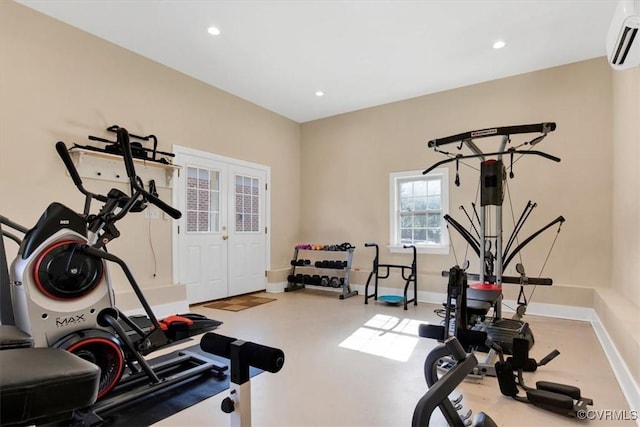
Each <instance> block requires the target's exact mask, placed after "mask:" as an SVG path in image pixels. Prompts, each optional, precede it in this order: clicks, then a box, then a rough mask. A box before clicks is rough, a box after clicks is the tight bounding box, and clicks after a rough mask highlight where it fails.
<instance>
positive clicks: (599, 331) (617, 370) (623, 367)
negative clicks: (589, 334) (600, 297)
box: [591, 311, 640, 426]
mask: <svg viewBox="0 0 640 427" xmlns="http://www.w3.org/2000/svg"><path fill="white" fill-rule="evenodd" d="M591 326H593V330H594V331H595V333H596V336H597V337H598V340H599V341H600V345H601V346H602V349H603V350H604V354H605V355H606V356H607V359H608V360H609V364H610V365H611V369H613V373H614V375H615V376H616V379H617V380H618V384H619V385H620V388H621V389H622V394H624V397H625V398H626V399H627V403H629V407H630V408H631V409H632V410H636V411H638V410H640V409H638V408H640V386H639V385H638V383H636V382H635V380H634V379H633V376H632V375H631V372H630V371H629V367H628V366H627V364H626V363H624V360H623V359H622V357H621V356H620V353H619V352H618V349H617V348H616V346H615V344H614V343H613V341H612V340H611V337H610V336H609V333H608V332H607V330H606V328H605V327H604V325H603V324H602V322H601V321H600V318H599V317H598V315H597V314H596V313H595V311H594V312H593V319H592V320H591ZM636 424H637V425H638V426H640V419H638V420H636Z"/></svg>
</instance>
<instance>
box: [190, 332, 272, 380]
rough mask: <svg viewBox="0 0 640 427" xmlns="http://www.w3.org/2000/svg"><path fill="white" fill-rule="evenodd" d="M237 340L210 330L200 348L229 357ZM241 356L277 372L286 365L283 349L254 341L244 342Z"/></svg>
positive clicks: (259, 366) (249, 361)
mask: <svg viewBox="0 0 640 427" xmlns="http://www.w3.org/2000/svg"><path fill="white" fill-rule="evenodd" d="M235 341H238V340H236V339H235V338H231V337H227V336H224V335H219V334H216V333H214V332H208V333H206V334H205V335H204V336H203V337H202V339H201V340H200V348H201V349H202V350H203V351H206V352H207V353H211V354H215V355H216V356H221V357H226V358H228V359H229V358H230V357H231V345H232V344H233V343H234V342H235ZM240 358H241V359H242V360H243V361H244V362H246V363H248V364H249V365H251V366H254V367H256V368H258V369H262V370H263V371H267V372H273V373H276V372H278V371H280V369H282V367H283V366H284V352H283V351H282V350H280V349H279V348H274V347H268V346H266V345H262V344H256V343H253V342H244V343H242V345H241V348H240Z"/></svg>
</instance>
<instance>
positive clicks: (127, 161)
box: [117, 128, 182, 219]
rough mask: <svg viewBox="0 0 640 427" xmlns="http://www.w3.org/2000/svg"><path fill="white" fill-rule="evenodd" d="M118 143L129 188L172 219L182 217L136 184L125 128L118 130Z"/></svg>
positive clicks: (180, 213) (177, 211) (175, 210)
mask: <svg viewBox="0 0 640 427" xmlns="http://www.w3.org/2000/svg"><path fill="white" fill-rule="evenodd" d="M117 135H118V143H119V144H120V147H121V148H122V157H123V158H124V166H125V169H126V170H127V176H128V177H129V182H130V183H131V188H133V189H135V190H136V191H137V192H139V193H140V194H141V195H142V196H144V197H145V198H146V199H147V200H148V201H149V202H150V203H153V204H154V205H156V206H157V207H158V208H160V209H161V210H162V211H163V212H165V213H166V214H167V215H169V216H170V217H171V218H173V219H180V217H182V212H180V211H179V210H177V209H174V208H172V207H171V206H169V205H168V204H166V203H165V202H163V201H162V200H160V199H159V198H157V197H156V196H154V195H153V194H151V193H149V192H148V191H146V190H145V189H144V188H143V187H142V186H141V185H140V184H139V182H138V179H137V175H136V168H135V165H134V163H133V156H132V155H131V144H130V142H129V133H128V132H127V130H126V129H125V128H118V131H117Z"/></svg>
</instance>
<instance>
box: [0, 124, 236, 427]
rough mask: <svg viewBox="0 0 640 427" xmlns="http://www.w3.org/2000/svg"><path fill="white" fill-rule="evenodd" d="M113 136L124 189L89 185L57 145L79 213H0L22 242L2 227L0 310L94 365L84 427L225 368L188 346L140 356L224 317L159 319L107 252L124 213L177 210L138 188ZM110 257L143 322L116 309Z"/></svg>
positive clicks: (82, 414) (37, 340)
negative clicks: (94, 390)
mask: <svg viewBox="0 0 640 427" xmlns="http://www.w3.org/2000/svg"><path fill="white" fill-rule="evenodd" d="M117 140H118V143H119V144H120V147H121V149H122V154H123V159H124V165H125V169H126V174H127V176H128V180H129V187H130V195H128V194H126V193H124V192H123V191H121V190H118V189H116V188H113V189H111V190H110V191H109V192H108V194H107V195H100V194H93V193H91V192H89V191H87V190H86V189H85V188H84V186H83V183H82V180H81V179H80V176H79V174H78V171H77V170H76V168H75V166H74V164H73V162H72V160H71V157H70V156H69V153H68V150H67V147H66V146H65V144H64V143H63V142H58V143H57V144H56V151H57V152H58V154H59V156H60V157H61V159H62V161H63V162H64V164H65V166H66V168H67V170H68V172H69V175H70V176H71V178H72V180H73V182H74V184H75V185H76V187H77V188H78V190H79V191H80V192H81V193H82V194H84V196H85V203H84V211H83V213H82V214H77V213H76V212H74V211H73V210H71V209H69V208H67V207H66V206H64V205H62V204H60V203H52V204H51V205H49V207H48V208H47V210H46V211H45V212H44V214H43V215H42V216H41V217H40V219H39V220H38V222H37V224H36V225H35V226H34V227H33V228H32V229H30V230H26V228H25V227H22V226H19V225H17V224H15V223H13V222H11V221H9V220H8V219H6V218H4V217H2V218H0V219H2V223H3V224H4V225H6V226H8V227H12V228H13V229H14V230H16V231H18V232H25V235H24V238H23V239H19V238H17V236H15V235H13V234H12V233H5V232H4V231H3V235H6V236H8V237H9V238H11V239H12V240H16V241H17V242H19V243H20V248H19V250H18V256H17V257H16V259H15V260H14V262H13V263H12V265H11V272H10V289H9V290H7V289H2V290H0V291H1V294H2V317H3V323H4V321H5V317H6V318H7V319H9V320H10V318H11V317H13V320H14V321H15V323H14V324H15V325H16V326H17V327H18V328H19V329H21V330H22V331H24V332H25V333H27V334H29V335H30V336H31V337H32V338H33V343H34V346H35V347H53V348H59V349H63V350H67V351H68V352H71V353H73V354H76V355H77V356H80V357H81V358H83V359H86V360H89V361H91V362H93V363H94V364H96V365H97V366H98V367H99V368H100V370H101V373H100V386H99V390H98V400H97V402H96V403H95V404H93V405H91V406H90V407H88V408H85V409H84V410H82V411H77V413H76V415H77V418H78V419H79V422H80V423H82V424H84V425H95V424H97V423H100V422H101V421H102V418H101V415H104V414H106V413H108V412H109V411H111V410H113V409H115V408H118V407H121V406H122V405H124V404H127V403H131V402H133V401H134V400H137V399H142V398H145V397H147V396H151V395H153V394H154V393H155V392H159V391H162V390H167V389H168V388H170V387H172V386H175V385H178V384H184V383H186V382H188V381H190V380H192V379H195V378H198V377H202V376H203V375H209V376H223V375H224V371H226V370H227V368H228V367H227V366H225V365H220V364H218V363H216V362H214V361H212V360H211V359H209V358H206V357H203V356H200V355H198V354H196V353H192V352H188V351H183V352H179V353H177V356H176V357H173V358H170V359H169V360H166V361H164V362H159V363H155V364H152V363H150V362H148V361H147V360H146V359H145V358H144V356H145V355H147V354H149V353H151V352H153V351H155V350H158V349H160V348H163V347H166V346H168V345H170V344H172V343H174V342H176V341H177V340H180V339H184V338H187V337H189V336H193V335H197V334H201V333H204V332H207V331H210V330H212V329H215V328H216V327H217V326H219V325H220V324H221V322H218V321H215V320H211V319H207V318H205V317H203V316H199V315H195V314H185V315H180V316H171V318H167V319H164V320H162V321H160V320H158V319H157V318H156V316H155V315H154V313H153V311H152V309H151V307H150V306H149V304H148V302H147V301H146V299H145V297H144V295H143V293H142V290H141V289H140V287H139V286H138V284H137V283H136V281H135V279H134V277H133V274H132V273H131V271H130V270H129V268H128V267H127V265H126V264H125V262H124V261H123V260H122V259H120V258H118V257H117V256H115V255H113V254H111V253H109V252H107V249H106V245H107V244H108V243H109V242H110V241H111V240H113V239H115V238H117V237H118V236H119V235H120V233H119V231H118V229H117V228H116V226H115V224H116V223H117V222H118V221H119V220H121V219H123V218H124V216H125V215H127V214H128V213H129V212H141V211H143V210H144V209H145V208H146V204H147V203H152V204H154V205H155V206H157V207H158V208H160V209H161V210H162V211H164V212H165V213H167V214H168V215H169V216H171V217H172V218H175V219H177V218H180V216H181V213H180V212H179V211H178V210H176V209H174V208H172V207H171V206H169V205H167V204H166V203H164V202H163V201H162V200H160V199H159V198H158V197H156V196H155V195H153V194H151V193H150V192H148V191H146V190H145V189H144V188H143V186H142V180H141V179H140V178H139V177H138V176H137V175H136V171H135V166H134V162H133V158H132V155H131V147H130V143H129V135H128V132H127V131H126V129H124V128H118V129H117ZM92 200H97V201H99V202H102V203H104V205H103V206H102V208H101V209H100V211H99V212H98V213H97V214H92V213H91V212H90V210H91V202H92ZM108 263H114V264H117V265H118V266H119V267H120V268H121V270H122V271H123V272H124V275H125V276H126V278H127V280H128V281H129V283H130V285H131V288H132V289H133V291H134V292H135V295H136V296H137V298H138V300H139V302H140V304H141V306H142V308H143V309H144V311H145V313H146V315H147V318H146V319H145V320H146V323H147V325H144V326H141V325H140V322H139V321H136V319H135V318H130V317H128V316H126V315H125V314H124V313H122V312H121V311H120V310H118V308H117V307H116V305H115V301H114V292H113V289H112V285H111V282H110V275H109V271H108ZM7 295H10V300H9V301H10V303H9V301H8V300H7ZM8 312H10V313H8ZM138 320H139V319H138Z"/></svg>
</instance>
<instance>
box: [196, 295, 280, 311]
mask: <svg viewBox="0 0 640 427" xmlns="http://www.w3.org/2000/svg"><path fill="white" fill-rule="evenodd" d="M275 300H276V298H264V297H255V296H252V295H240V296H237V297H231V298H225V299H223V300H219V301H214V302H212V303H210V304H206V305H205V307H207V308H216V309H218V310H227V311H242V310H246V309H247V308H251V307H256V306H258V305H262V304H266V303H268V302H271V301H275Z"/></svg>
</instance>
